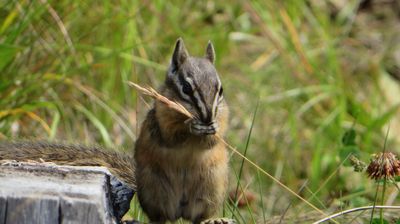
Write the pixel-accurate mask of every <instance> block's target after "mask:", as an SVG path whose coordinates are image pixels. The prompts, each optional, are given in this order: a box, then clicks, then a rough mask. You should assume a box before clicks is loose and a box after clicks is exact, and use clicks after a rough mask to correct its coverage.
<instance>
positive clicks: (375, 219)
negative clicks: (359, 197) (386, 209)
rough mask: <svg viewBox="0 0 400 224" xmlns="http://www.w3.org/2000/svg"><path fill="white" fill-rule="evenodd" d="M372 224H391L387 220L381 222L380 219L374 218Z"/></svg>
mask: <svg viewBox="0 0 400 224" xmlns="http://www.w3.org/2000/svg"><path fill="white" fill-rule="evenodd" d="M371 223H372V224H382V223H383V224H389V222H388V221H387V220H386V219H383V222H381V219H380V218H373V219H372V222H371Z"/></svg>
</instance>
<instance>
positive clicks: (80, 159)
mask: <svg viewBox="0 0 400 224" xmlns="http://www.w3.org/2000/svg"><path fill="white" fill-rule="evenodd" d="M0 160H17V161H29V160H34V161H40V160H44V161H45V162H53V163H55V164H58V165H72V166H104V167H107V168H108V169H109V170H110V172H111V173H112V174H113V175H115V176H116V177H117V178H119V179H120V180H121V181H123V182H125V184H127V185H128V186H129V187H131V188H132V189H134V190H136V182H135V175H134V173H135V165H134V160H133V157H132V156H131V155H128V154H125V153H122V152H116V151H112V150H107V149H104V148H101V147H98V146H85V145H80V144H64V143H53V142H46V141H10V142H8V141H5V142H2V141H0Z"/></svg>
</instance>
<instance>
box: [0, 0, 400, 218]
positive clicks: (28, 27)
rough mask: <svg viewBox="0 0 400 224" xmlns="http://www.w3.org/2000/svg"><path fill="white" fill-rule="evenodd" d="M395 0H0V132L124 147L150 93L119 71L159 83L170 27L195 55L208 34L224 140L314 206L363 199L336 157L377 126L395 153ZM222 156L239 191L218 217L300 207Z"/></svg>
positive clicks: (367, 141) (399, 38)
mask: <svg viewBox="0 0 400 224" xmlns="http://www.w3.org/2000/svg"><path fill="white" fill-rule="evenodd" d="M399 4H400V3H399V2H398V1H395V0H393V1H390V0H385V1H384V0H349V1H342V0H326V1H318V0H300V1H299V0H285V1H261V0H260V1H240V0H238V1H236V0H234V1H215V2H214V1H194V0H191V1H180V0H179V1H171V2H169V1H163V0H155V1H148V0H141V1H135V0H125V1H94V0H87V1H73V0H70V1H63V0H57V1H55V0H54V1H52V0H38V1H28V0H25V1H24V0H20V1H13V0H8V1H7V0H5V1H4V0H2V1H0V139H15V138H34V139H38V138H40V139H51V140H66V141H71V142H84V143H88V144H93V143H99V144H102V145H105V146H108V147H116V148H118V150H124V149H125V150H131V148H132V147H133V144H134V142H135V139H136V135H137V133H138V129H139V127H140V123H141V122H142V121H143V118H144V115H145V113H146V111H147V110H148V109H149V108H150V107H151V104H152V100H151V99H149V98H147V97H142V96H141V95H138V94H137V92H136V91H135V90H134V89H132V88H131V87H129V86H128V85H127V83H126V82H127V81H134V82H137V83H140V84H142V85H150V86H153V87H158V86H160V85H161V84H162V82H163V79H164V75H165V73H166V68H167V67H168V64H169V61H170V57H171V53H172V49H173V46H174V43H175V41H176V39H177V38H178V37H182V38H183V39H184V41H185V44H186V46H187V48H188V50H189V52H190V53H191V54H192V55H195V56H203V55H204V52H205V47H206V44H207V41H208V40H211V41H212V42H213V43H214V46H215V48H216V54H217V61H216V67H217V70H218V72H219V74H220V76H221V79H222V82H223V85H224V93H225V98H226V100H227V101H228V104H229V106H230V110H231V117H230V129H229V132H228V134H227V136H226V139H227V141H228V142H229V143H230V144H231V145H233V146H235V147H237V149H238V150H239V151H241V152H242V153H244V154H246V156H247V157H248V158H249V159H251V160H252V161H254V162H255V163H257V164H259V165H260V166H261V167H262V168H263V169H264V170H265V171H267V172H268V173H270V174H271V175H273V176H275V177H276V178H277V179H279V180H281V181H282V182H283V183H284V184H285V185H287V186H288V187H289V188H291V189H293V190H294V191H295V192H301V193H300V195H301V196H302V197H304V198H306V199H309V200H310V202H311V203H313V204H314V205H315V206H317V207H318V208H320V209H322V210H326V211H329V212H333V211H338V210H340V209H345V208H350V207H355V206H362V205H369V204H372V203H373V202H374V200H376V198H374V195H375V190H376V185H375V183H374V182H372V181H370V180H368V179H367V177H366V175H365V174H362V173H355V172H353V171H352V168H351V167H349V166H348V164H347V163H348V161H347V160H348V155H349V153H354V154H355V155H357V156H358V157H359V158H360V159H362V160H363V161H365V162H368V161H369V158H370V155H371V154H372V153H376V152H379V151H382V149H383V145H384V142H385V133H386V130H387V129H388V126H389V124H390V132H389V137H388V141H387V149H388V150H390V151H393V152H396V153H399V152H400V151H399V138H398V136H400V117H399V103H400V84H399V80H400V35H399V34H400V23H399V20H400V6H399ZM257 105H258V106H257ZM256 109H257V113H256V114H255V111H256ZM254 114H255V116H254V119H253V115H254ZM250 129H252V131H251V132H250ZM349 131H350V132H349ZM345 133H352V134H351V135H352V136H353V137H351V141H350V142H349V141H346V140H342V138H343V136H344V134H345ZM231 165H232V171H231V173H232V174H231V186H230V190H231V199H234V198H235V197H234V195H235V192H236V188H237V186H239V192H245V195H247V196H248V197H247V199H248V200H247V201H246V200H245V203H244V205H237V206H235V205H229V203H228V202H227V203H226V204H227V205H226V206H225V208H224V210H223V211H221V214H222V213H224V214H223V215H226V216H231V215H232V213H233V216H234V217H235V218H236V219H237V220H238V221H239V222H240V223H250V222H255V221H257V220H263V219H268V218H270V217H272V216H274V215H282V214H283V213H285V211H286V212H287V213H288V215H289V214H292V215H293V214H294V215H297V214H302V213H307V212H309V211H312V209H311V208H309V207H307V206H306V205H305V204H304V203H303V202H301V201H300V200H298V199H296V198H295V197H294V196H293V195H292V194H290V193H288V192H287V191H286V190H285V189H283V188H281V187H279V186H278V185H276V183H274V182H273V181H272V180H271V179H270V178H268V177H267V176H265V175H263V174H262V173H259V172H257V170H256V169H254V167H252V166H251V165H249V164H248V163H246V162H245V163H244V164H243V165H242V160H241V158H240V157H238V156H236V155H234V154H233V155H232V159H231ZM387 192H388V195H389V193H390V197H389V196H388V197H387V200H388V203H391V204H396V203H399V202H400V200H399V198H398V196H397V195H398V190H397V189H396V188H394V187H393V186H390V187H389V189H388V190H387ZM232 195H233V196H232ZM310 197H312V198H310ZM246 202H247V203H246ZM133 205H134V206H133V207H134V208H133V209H132V211H131V212H130V216H133V217H134V218H139V219H143V218H144V217H143V214H142V213H141V212H140V210H139V208H138V205H137V203H135V202H134V203H133ZM236 207H239V208H236ZM329 212H328V213H329Z"/></svg>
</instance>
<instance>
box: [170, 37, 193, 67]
mask: <svg viewBox="0 0 400 224" xmlns="http://www.w3.org/2000/svg"><path fill="white" fill-rule="evenodd" d="M188 57H189V53H188V52H187V50H186V47H185V44H184V43H183V40H182V38H180V37H179V38H178V40H177V41H176V44H175V49H174V54H173V55H172V62H171V64H172V66H173V68H174V70H176V69H178V68H179V67H180V66H181V65H182V64H183V63H184V62H185V61H186V59H187V58H188Z"/></svg>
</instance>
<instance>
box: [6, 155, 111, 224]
mask: <svg viewBox="0 0 400 224" xmlns="http://www.w3.org/2000/svg"><path fill="white" fill-rule="evenodd" d="M112 209H113V208H112V204H111V199H110V174H109V172H108V170H107V169H106V168H102V167H72V166H56V165H49V164H40V163H37V164H36V163H15V162H10V163H7V164H3V165H0V224H15V223H17V224H18V223H27V224H28V223H29V224H35V223H50V224H51V223H71V224H72V223H105V224H108V223H116V220H115V218H114V217H113V215H112V214H113V213H112Z"/></svg>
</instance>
